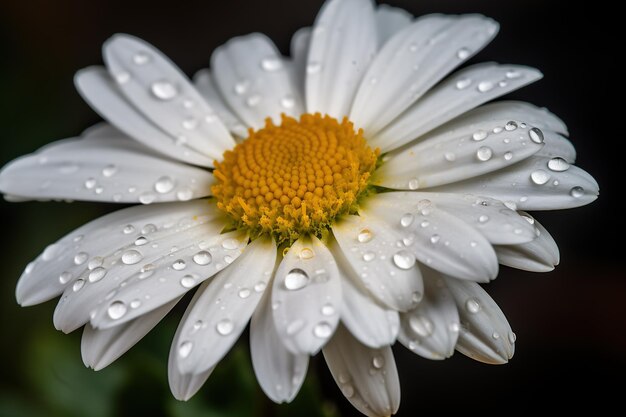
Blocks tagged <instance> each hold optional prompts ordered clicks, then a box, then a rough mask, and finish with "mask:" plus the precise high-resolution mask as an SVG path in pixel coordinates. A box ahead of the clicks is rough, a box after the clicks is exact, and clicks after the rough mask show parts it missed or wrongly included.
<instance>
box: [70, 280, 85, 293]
mask: <svg viewBox="0 0 626 417" xmlns="http://www.w3.org/2000/svg"><path fill="white" fill-rule="evenodd" d="M84 285H85V280H84V279H77V280H76V281H74V285H72V291H74V292H77V291H80V289H81V288H83V286H84Z"/></svg>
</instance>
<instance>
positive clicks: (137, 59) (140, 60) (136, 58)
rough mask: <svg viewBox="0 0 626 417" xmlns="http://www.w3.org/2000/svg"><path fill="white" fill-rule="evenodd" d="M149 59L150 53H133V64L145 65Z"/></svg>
mask: <svg viewBox="0 0 626 417" xmlns="http://www.w3.org/2000/svg"><path fill="white" fill-rule="evenodd" d="M149 61H150V55H148V53H147V52H137V53H136V54H135V55H133V62H134V63H135V65H145V64H147V63H148V62H149Z"/></svg>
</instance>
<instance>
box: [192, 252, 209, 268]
mask: <svg viewBox="0 0 626 417" xmlns="http://www.w3.org/2000/svg"><path fill="white" fill-rule="evenodd" d="M192 259H193V261H194V262H195V263H197V264H198V265H208V264H210V263H211V261H212V260H213V256H212V255H211V253H210V252H208V251H205V250H203V251H200V252H198V253H196V254H195V255H193V258H192Z"/></svg>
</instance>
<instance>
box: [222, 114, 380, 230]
mask: <svg viewBox="0 0 626 417" xmlns="http://www.w3.org/2000/svg"><path fill="white" fill-rule="evenodd" d="M378 154H379V150H378V149H376V150H372V149H371V148H370V147H369V146H368V145H367V143H366V141H365V139H364V138H363V131H362V130H359V131H357V132H355V130H354V127H353V125H352V123H351V122H350V121H348V119H347V118H344V120H343V121H342V122H341V123H340V122H338V121H337V120H336V119H334V118H332V117H329V116H322V115H320V114H319V113H316V114H303V115H302V116H300V120H299V121H298V120H296V119H294V118H292V117H288V116H284V115H283V117H282V123H281V124H280V126H276V125H275V124H274V123H273V122H272V121H271V119H269V118H268V119H267V121H266V124H265V127H264V128H262V129H260V130H257V131H253V130H252V129H250V136H249V137H248V138H247V139H246V140H245V141H243V142H242V143H240V144H238V145H237V146H236V147H235V148H234V149H233V150H232V151H227V152H226V153H224V160H223V161H222V162H219V163H218V162H216V163H215V171H213V174H214V175H215V178H216V179H217V182H216V184H215V185H213V187H212V192H213V195H214V196H215V197H216V198H217V201H218V203H217V205H218V207H219V208H220V209H222V210H224V211H225V212H227V213H228V214H229V215H230V216H231V217H232V218H233V219H234V220H235V222H236V223H237V227H246V228H249V229H250V230H251V232H252V234H253V235H254V234H260V233H272V234H274V235H275V237H276V238H277V239H278V240H279V241H280V242H282V241H292V240H294V239H297V238H298V237H299V236H300V235H301V234H305V233H312V234H316V235H320V234H322V233H323V231H324V229H326V228H328V227H329V226H330V224H331V222H332V221H333V220H334V219H335V217H337V216H338V215H340V214H344V213H350V212H355V211H356V204H357V200H358V198H359V196H360V195H362V193H363V191H365V189H366V188H367V185H368V180H369V178H370V175H371V173H372V171H373V170H374V168H375V167H376V159H377V157H378Z"/></svg>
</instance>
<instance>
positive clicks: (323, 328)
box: [313, 321, 333, 339]
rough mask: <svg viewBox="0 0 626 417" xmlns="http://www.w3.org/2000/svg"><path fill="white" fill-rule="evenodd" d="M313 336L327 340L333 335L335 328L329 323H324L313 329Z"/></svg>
mask: <svg viewBox="0 0 626 417" xmlns="http://www.w3.org/2000/svg"><path fill="white" fill-rule="evenodd" d="M313 334H314V335H315V337H319V338H320V339H326V338H329V337H330V336H331V335H332V334H333V328H332V327H331V325H330V324H328V323H327V322H325V321H322V322H320V323H317V324H316V325H315V327H313Z"/></svg>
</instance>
